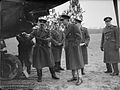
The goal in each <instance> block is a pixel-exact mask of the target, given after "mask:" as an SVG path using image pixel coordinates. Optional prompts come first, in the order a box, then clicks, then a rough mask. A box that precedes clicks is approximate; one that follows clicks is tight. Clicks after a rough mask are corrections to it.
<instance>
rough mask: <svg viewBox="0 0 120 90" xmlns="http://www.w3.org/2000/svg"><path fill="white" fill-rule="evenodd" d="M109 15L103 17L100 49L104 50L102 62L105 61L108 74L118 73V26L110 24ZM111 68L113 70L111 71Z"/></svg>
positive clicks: (114, 74)
mask: <svg viewBox="0 0 120 90" xmlns="http://www.w3.org/2000/svg"><path fill="white" fill-rule="evenodd" d="M111 20H112V18H111V17H105V18H104V21H105V24H106V26H105V28H104V29H103V32H102V39H101V50H102V51H104V63H106V68H107V71H105V73H111V74H110V75H112V76H116V75H119V70H118V63H119V62H120V60H119V31H118V28H117V27H116V26H114V25H112V24H111ZM112 68H113V71H112Z"/></svg>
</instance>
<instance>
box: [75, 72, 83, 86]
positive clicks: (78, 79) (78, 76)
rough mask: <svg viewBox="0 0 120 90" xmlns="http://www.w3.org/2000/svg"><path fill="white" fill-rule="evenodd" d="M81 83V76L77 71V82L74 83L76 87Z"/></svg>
mask: <svg viewBox="0 0 120 90" xmlns="http://www.w3.org/2000/svg"><path fill="white" fill-rule="evenodd" d="M81 83H83V80H82V76H81V75H80V73H79V70H77V82H76V85H77V86H78V85H80V84H81Z"/></svg>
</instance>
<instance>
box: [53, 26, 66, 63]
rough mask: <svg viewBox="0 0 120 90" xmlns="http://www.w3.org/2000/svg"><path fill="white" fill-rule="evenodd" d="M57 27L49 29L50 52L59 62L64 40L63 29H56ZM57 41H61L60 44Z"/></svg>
mask: <svg viewBox="0 0 120 90" xmlns="http://www.w3.org/2000/svg"><path fill="white" fill-rule="evenodd" d="M56 29H58V28H55V30H52V31H51V36H52V44H51V48H52V53H53V57H54V60H55V62H60V60H61V54H62V48H63V42H64V33H63V31H60V30H56ZM58 43H61V44H60V45H59V44H58Z"/></svg>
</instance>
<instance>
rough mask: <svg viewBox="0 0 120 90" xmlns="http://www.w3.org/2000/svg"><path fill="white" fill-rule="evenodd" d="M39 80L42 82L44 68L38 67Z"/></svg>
mask: <svg viewBox="0 0 120 90" xmlns="http://www.w3.org/2000/svg"><path fill="white" fill-rule="evenodd" d="M37 76H38V80H37V81H38V82H42V69H37Z"/></svg>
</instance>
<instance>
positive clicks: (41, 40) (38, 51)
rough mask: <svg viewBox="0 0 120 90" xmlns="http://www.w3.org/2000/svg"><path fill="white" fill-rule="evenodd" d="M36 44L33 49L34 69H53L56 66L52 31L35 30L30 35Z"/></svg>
mask: <svg viewBox="0 0 120 90" xmlns="http://www.w3.org/2000/svg"><path fill="white" fill-rule="evenodd" d="M34 37H35V40H36V43H35V45H34V47H33V67H35V68H37V69H42V68H43V67H53V66H54V65H55V63H54V59H53V55H52V51H51V46H50V41H49V40H48V39H49V38H50V31H49V30H47V29H44V28H42V29H41V28H37V29H34V30H33V32H31V34H30V39H32V38H34Z"/></svg>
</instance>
